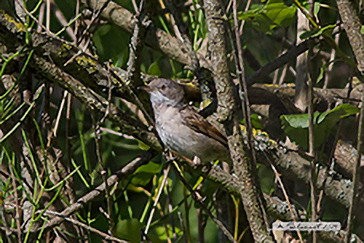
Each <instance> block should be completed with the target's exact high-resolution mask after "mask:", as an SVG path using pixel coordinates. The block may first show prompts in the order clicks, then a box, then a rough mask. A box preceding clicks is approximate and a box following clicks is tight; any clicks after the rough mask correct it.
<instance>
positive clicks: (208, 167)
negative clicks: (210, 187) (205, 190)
mask: <svg viewBox="0 0 364 243" xmlns="http://www.w3.org/2000/svg"><path fill="white" fill-rule="evenodd" d="M206 167H207V170H206V171H205V173H204V174H203V175H202V181H201V185H202V184H203V183H204V182H205V180H206V179H207V176H208V175H209V173H210V171H211V169H212V165H211V164H210V163H207V164H206V165H205V168H206ZM205 168H202V169H205Z"/></svg>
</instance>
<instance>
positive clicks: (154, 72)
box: [148, 61, 162, 76]
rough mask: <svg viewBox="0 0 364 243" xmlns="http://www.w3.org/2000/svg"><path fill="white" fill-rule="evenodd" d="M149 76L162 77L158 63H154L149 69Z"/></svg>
mask: <svg viewBox="0 0 364 243" xmlns="http://www.w3.org/2000/svg"><path fill="white" fill-rule="evenodd" d="M148 74H150V75H156V76H160V75H161V74H162V72H161V70H160V69H159V66H158V61H155V62H153V63H152V64H151V65H150V66H149V68H148Z"/></svg>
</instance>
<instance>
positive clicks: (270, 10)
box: [239, 0, 297, 33]
mask: <svg viewBox="0 0 364 243" xmlns="http://www.w3.org/2000/svg"><path fill="white" fill-rule="evenodd" d="M252 8H253V9H252V10H249V11H246V12H243V13H240V15H239V19H240V20H246V21H251V23H252V24H253V27H254V28H255V29H257V30H259V31H261V32H263V33H267V32H268V33H269V32H271V31H272V30H274V29H276V28H278V27H283V28H285V27H288V26H289V25H290V24H291V23H292V21H293V20H294V16H295V15H296V10H297V7H296V6H294V5H291V6H288V5H286V3H285V1H282V0H269V1H268V2H267V3H266V5H264V6H261V5H253V6H252Z"/></svg>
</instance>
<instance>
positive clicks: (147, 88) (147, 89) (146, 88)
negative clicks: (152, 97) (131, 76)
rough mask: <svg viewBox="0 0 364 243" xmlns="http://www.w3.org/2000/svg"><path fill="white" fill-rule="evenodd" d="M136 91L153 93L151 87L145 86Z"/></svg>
mask: <svg viewBox="0 0 364 243" xmlns="http://www.w3.org/2000/svg"><path fill="white" fill-rule="evenodd" d="M138 89H140V90H144V91H147V92H151V91H153V89H152V88H151V87H149V86H147V85H146V86H139V87H138Z"/></svg>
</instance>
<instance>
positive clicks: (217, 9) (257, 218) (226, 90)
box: [204, 0, 273, 242]
mask: <svg viewBox="0 0 364 243" xmlns="http://www.w3.org/2000/svg"><path fill="white" fill-rule="evenodd" d="M204 9H205V14H206V20H207V28H208V32H209V37H208V38H209V39H208V43H209V51H210V53H211V62H212V64H213V65H212V72H213V76H214V81H215V86H216V91H217V98H218V108H217V112H218V115H219V119H220V121H221V122H222V123H223V124H224V127H225V132H226V135H227V137H228V145H229V150H230V155H231V159H232V161H233V167H234V172H235V174H236V176H237V177H238V178H239V180H240V181H241V182H244V184H243V186H242V187H241V189H240V190H239V193H240V195H241V198H242V201H243V205H244V210H245V212H246V214H247V219H248V222H249V225H250V228H251V231H252V234H253V237H254V240H255V241H256V242H273V240H272V237H271V236H270V235H269V233H268V222H265V220H264V215H265V212H264V206H263V205H262V204H261V202H262V199H261V198H260V196H261V192H260V185H259V184H258V182H257V180H256V179H255V178H256V177H255V175H256V173H255V167H254V166H251V165H250V163H249V159H248V157H249V156H248V155H247V153H246V152H245V151H244V146H243V143H242V142H241V141H243V137H242V134H241V131H240V124H239V118H238V116H237V115H238V114H239V113H240V112H239V103H238V102H239V101H238V100H237V99H235V97H236V96H235V93H234V88H235V86H234V83H233V82H232V78H231V77H230V71H229V67H228V62H227V44H226V40H225V34H226V28H225V26H224V25H225V20H224V14H223V13H224V11H223V10H222V8H221V5H220V1H218V0H205V1H204Z"/></svg>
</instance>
